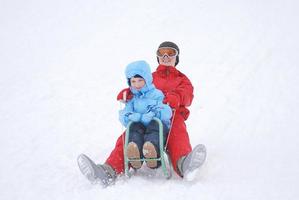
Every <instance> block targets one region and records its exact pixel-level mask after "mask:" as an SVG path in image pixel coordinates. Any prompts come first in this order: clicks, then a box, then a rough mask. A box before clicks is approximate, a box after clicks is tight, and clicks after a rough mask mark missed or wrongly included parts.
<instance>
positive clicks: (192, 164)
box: [178, 144, 207, 181]
mask: <svg viewBox="0 0 299 200" xmlns="http://www.w3.org/2000/svg"><path fill="white" fill-rule="evenodd" d="M206 156H207V151H206V147H205V146H204V145H203V144H198V145H196V146H195V147H194V148H193V150H192V151H191V152H190V153H189V154H188V155H187V156H185V157H183V158H181V159H180V160H179V161H178V168H179V171H180V172H181V175H182V176H183V177H184V179H186V180H188V181H192V180H193V179H194V178H195V176H196V174H197V172H198V170H199V168H200V167H201V166H202V165H203V163H204V162H205V160H206Z"/></svg>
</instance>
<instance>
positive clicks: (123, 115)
mask: <svg viewBox="0 0 299 200" xmlns="http://www.w3.org/2000/svg"><path fill="white" fill-rule="evenodd" d="M132 113H133V102H132V101H129V102H127V103H126V106H125V108H124V109H123V110H120V111H119V121H120V123H122V125H123V126H125V127H127V125H128V123H129V118H128V117H129V115H131V114H132Z"/></svg>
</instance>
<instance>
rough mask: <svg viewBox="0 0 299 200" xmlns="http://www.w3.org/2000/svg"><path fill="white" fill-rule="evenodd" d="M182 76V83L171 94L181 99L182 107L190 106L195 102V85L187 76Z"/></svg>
mask: <svg viewBox="0 0 299 200" xmlns="http://www.w3.org/2000/svg"><path fill="white" fill-rule="evenodd" d="M181 75H182V81H181V83H180V84H179V85H178V86H177V87H176V88H175V89H174V90H172V91H171V92H170V93H171V94H175V95H177V96H178V97H179V99H180V106H186V107H187V106H190V105H191V103H192V100H193V97H194V96H193V85H192V83H191V81H190V80H189V79H188V78H187V76H186V75H184V74H181Z"/></svg>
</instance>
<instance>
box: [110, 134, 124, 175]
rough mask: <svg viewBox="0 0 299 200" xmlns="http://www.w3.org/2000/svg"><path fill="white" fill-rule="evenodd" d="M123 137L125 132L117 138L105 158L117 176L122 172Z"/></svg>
mask: <svg viewBox="0 0 299 200" xmlns="http://www.w3.org/2000/svg"><path fill="white" fill-rule="evenodd" d="M124 136H125V132H124V133H123V134H122V135H121V136H119V137H118V139H117V141H116V144H115V147H114V149H113V150H112V152H111V153H110V155H109V157H108V158H107V160H106V162H105V163H107V164H109V165H110V166H111V167H112V168H113V169H114V170H115V172H116V173H117V174H120V173H122V172H124V168H125V165H124V143H123V140H124Z"/></svg>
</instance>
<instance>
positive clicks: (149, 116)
mask: <svg viewBox="0 0 299 200" xmlns="http://www.w3.org/2000/svg"><path fill="white" fill-rule="evenodd" d="M154 116H155V113H153V112H151V111H150V112H148V113H146V114H143V115H142V117H141V121H142V122H143V123H144V124H148V123H150V121H151V120H152V119H153V117H154Z"/></svg>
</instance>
